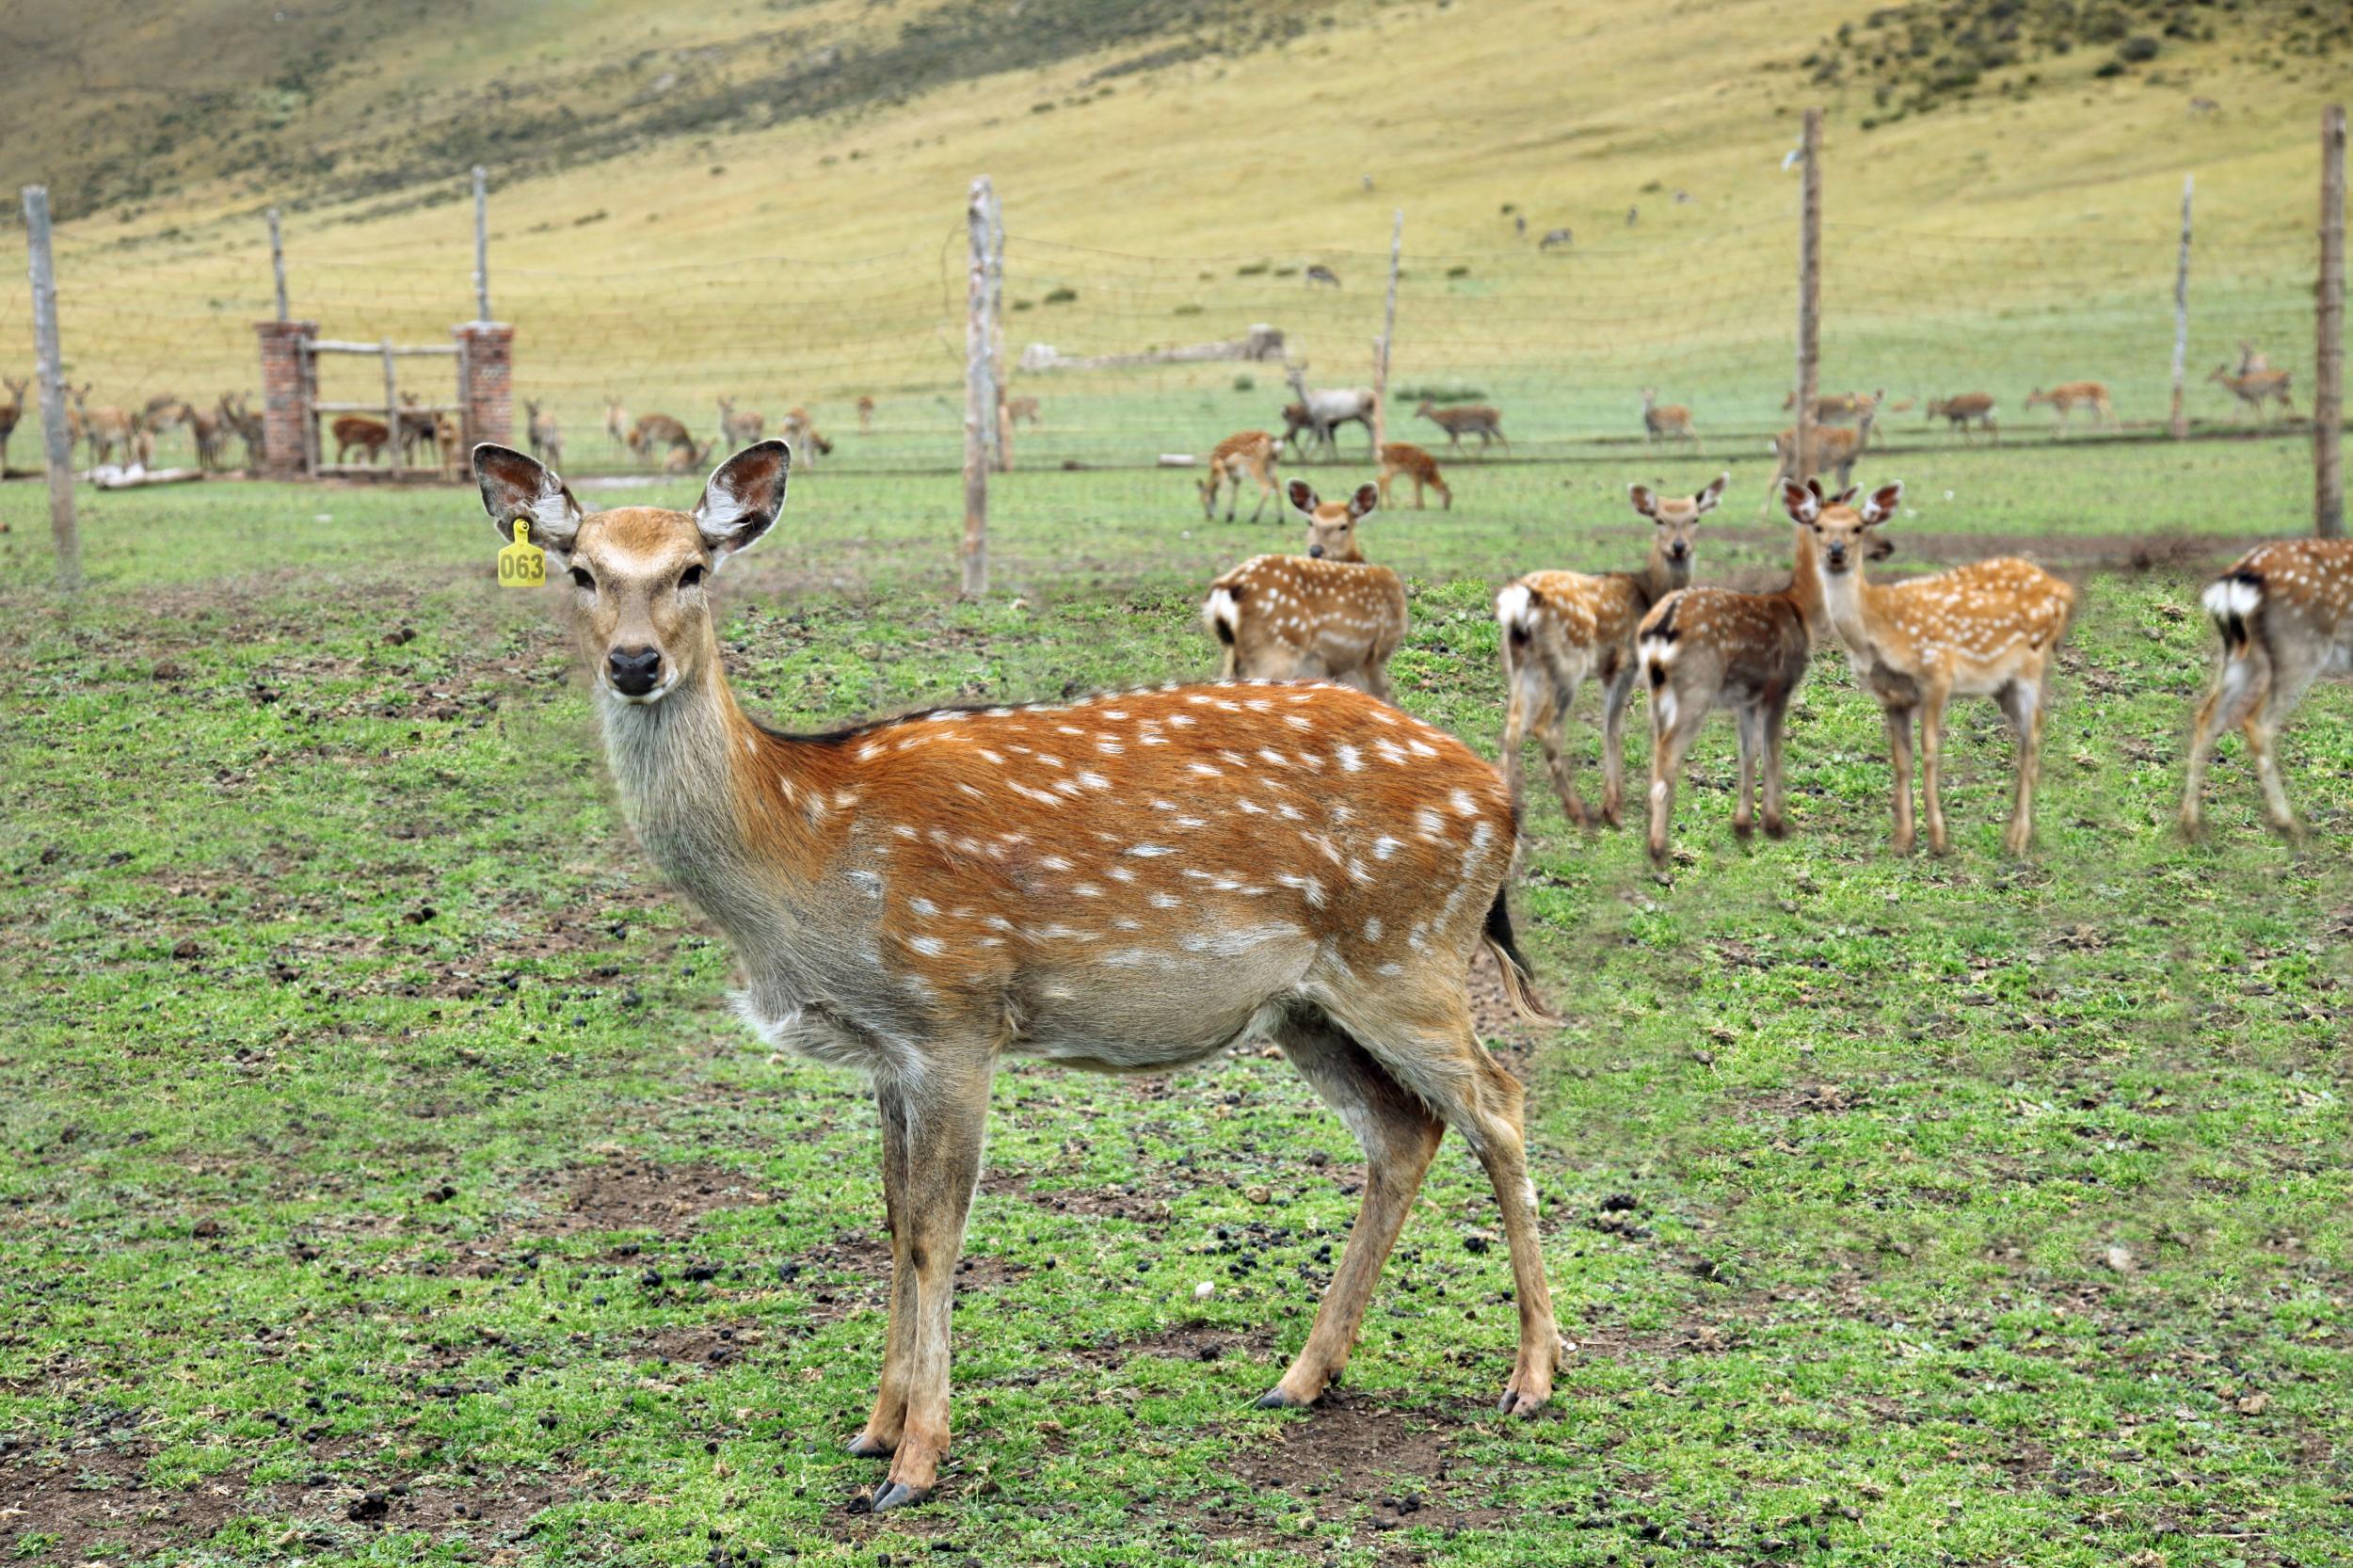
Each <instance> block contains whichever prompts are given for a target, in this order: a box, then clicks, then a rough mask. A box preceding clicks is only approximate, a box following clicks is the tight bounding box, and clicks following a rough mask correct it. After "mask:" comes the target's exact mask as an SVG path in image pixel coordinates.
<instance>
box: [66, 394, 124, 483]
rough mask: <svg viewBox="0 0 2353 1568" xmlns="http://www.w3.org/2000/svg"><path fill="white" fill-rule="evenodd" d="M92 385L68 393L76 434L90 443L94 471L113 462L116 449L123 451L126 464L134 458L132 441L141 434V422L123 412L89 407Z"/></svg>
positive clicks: (90, 455) (90, 458)
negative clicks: (70, 396) (139, 432)
mask: <svg viewBox="0 0 2353 1568" xmlns="http://www.w3.org/2000/svg"><path fill="white" fill-rule="evenodd" d="M90 386H91V383H90V382H88V381H85V382H83V383H82V384H81V385H80V386H78V387H70V388H68V389H67V391H68V392H71V393H72V398H73V415H74V420H73V424H74V427H75V431H76V433H77V434H78V435H80V436H81V438H82V439H83V440H87V441H88V442H89V460H90V464H91V466H92V467H98V466H100V465H103V464H105V463H109V462H112V461H113V460H114V455H115V449H116V448H117V447H120V448H121V449H122V455H123V456H124V458H125V459H126V460H128V458H129V457H130V456H131V438H132V437H133V436H134V435H136V434H137V433H138V422H137V421H136V420H134V419H133V418H132V417H131V416H130V415H129V414H128V413H125V412H124V411H123V410H122V409H120V408H91V407H90V406H89V393H90Z"/></svg>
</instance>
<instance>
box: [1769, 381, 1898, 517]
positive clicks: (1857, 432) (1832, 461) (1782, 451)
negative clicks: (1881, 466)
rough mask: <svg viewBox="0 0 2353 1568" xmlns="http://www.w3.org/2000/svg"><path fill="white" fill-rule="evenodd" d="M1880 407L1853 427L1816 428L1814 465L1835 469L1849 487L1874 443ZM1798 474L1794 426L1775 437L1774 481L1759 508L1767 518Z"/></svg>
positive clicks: (1841, 482) (1870, 410)
mask: <svg viewBox="0 0 2353 1568" xmlns="http://www.w3.org/2000/svg"><path fill="white" fill-rule="evenodd" d="M1877 408H1878V406H1877V405H1876V404H1874V405H1872V407H1870V408H1865V410H1864V411H1863V417H1862V419H1861V421H1860V422H1859V423H1857V424H1853V425H1845V424H1817V425H1816V426H1815V427H1814V466H1815V467H1816V468H1817V469H1835V470H1836V471H1837V472H1838V483H1839V484H1840V485H1842V486H1843V485H1845V484H1846V483H1847V481H1848V480H1849V479H1851V478H1852V477H1853V476H1854V465H1855V459H1856V458H1858V457H1860V456H1862V455H1863V449H1864V448H1865V447H1866V446H1868V445H1870V444H1871V424H1872V421H1873V420H1874V419H1875V418H1876V417H1877ZM1798 478H1799V475H1798V432H1797V427H1796V426H1794V425H1792V426H1791V427H1790V428H1789V429H1786V430H1784V431H1783V432H1782V433H1781V434H1780V435H1778V436H1775V437H1774V438H1773V479H1772V483H1771V484H1770V485H1769V486H1767V487H1766V489H1765V504H1764V505H1762V506H1760V507H1758V508H1757V516H1759V517H1763V516H1765V515H1766V514H1768V513H1769V512H1770V511H1771V510H1772V509H1773V503H1774V502H1775V501H1777V500H1779V499H1780V498H1781V489H1782V487H1783V486H1784V485H1788V484H1795V483H1797V481H1798Z"/></svg>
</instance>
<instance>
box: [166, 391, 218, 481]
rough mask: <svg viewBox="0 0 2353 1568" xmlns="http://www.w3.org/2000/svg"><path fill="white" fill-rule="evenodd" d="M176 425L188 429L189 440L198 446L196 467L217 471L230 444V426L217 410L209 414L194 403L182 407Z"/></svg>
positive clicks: (184, 404)
mask: <svg viewBox="0 0 2353 1568" xmlns="http://www.w3.org/2000/svg"><path fill="white" fill-rule="evenodd" d="M176 423H178V424H184V425H185V426H186V427H187V431H188V440H190V441H192V442H194V443H195V446H196V466H197V467H198V468H200V469H216V468H218V467H220V466H221V457H222V452H223V449H224V448H225V447H226V446H227V445H228V442H229V426H228V423H227V421H225V420H224V419H223V418H222V417H221V415H220V414H219V412H218V411H217V410H215V411H211V412H208V411H206V410H205V409H202V408H198V407H197V406H196V405H195V404H193V403H183V404H181V405H180V408H179V409H178V412H177V415H176Z"/></svg>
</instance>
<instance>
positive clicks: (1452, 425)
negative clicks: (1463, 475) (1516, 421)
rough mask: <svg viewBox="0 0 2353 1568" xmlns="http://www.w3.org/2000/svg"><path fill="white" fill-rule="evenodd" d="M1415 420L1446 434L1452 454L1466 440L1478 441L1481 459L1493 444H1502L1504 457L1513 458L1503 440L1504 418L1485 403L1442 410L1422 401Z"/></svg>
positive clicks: (1507, 442) (1426, 401)
mask: <svg viewBox="0 0 2353 1568" xmlns="http://www.w3.org/2000/svg"><path fill="white" fill-rule="evenodd" d="M1414 417H1415V418H1416V419H1426V420H1428V421H1429V422H1430V423H1431V424H1434V425H1436V426H1437V427H1438V428H1439V429H1441V430H1443V431H1445V432H1446V443H1447V448H1448V450H1449V451H1452V452H1460V451H1461V450H1462V449H1463V438H1464V437H1465V436H1477V437H1478V438H1479V452H1480V456H1486V452H1487V445H1488V443H1489V442H1490V441H1503V455H1504V456H1507V457H1508V456H1511V455H1512V443H1511V442H1510V441H1508V440H1504V437H1503V416H1502V415H1501V414H1499V413H1497V411H1496V410H1495V409H1493V408H1489V407H1488V406H1487V405H1486V404H1484V403H1465V404H1461V405H1459V406H1457V407H1455V408H1439V407H1438V406H1437V405H1435V404H1433V403H1432V402H1431V401H1430V399H1428V398H1426V397H1425V398H1423V399H1422V400H1421V407H1420V408H1416V409H1415V410H1414Z"/></svg>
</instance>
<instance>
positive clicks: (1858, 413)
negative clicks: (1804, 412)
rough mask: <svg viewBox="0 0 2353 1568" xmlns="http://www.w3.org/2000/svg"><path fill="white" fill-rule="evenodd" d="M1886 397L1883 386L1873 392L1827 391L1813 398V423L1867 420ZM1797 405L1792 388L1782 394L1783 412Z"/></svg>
mask: <svg viewBox="0 0 2353 1568" xmlns="http://www.w3.org/2000/svg"><path fill="white" fill-rule="evenodd" d="M1886 398H1887V389H1886V388H1885V387H1881V389H1880V390H1879V391H1877V392H1831V393H1828V394H1826V395H1824V396H1821V397H1817V398H1816V399H1815V400H1814V423H1815V424H1848V423H1849V422H1860V421H1865V420H1868V419H1870V418H1871V417H1872V416H1873V415H1875V414H1877V413H1878V412H1879V407H1880V405H1881V403H1882V402H1884V401H1886ZM1797 406H1798V394H1797V392H1796V390H1795V389H1794V388H1793V389H1792V390H1791V391H1790V392H1787V393H1786V394H1785V395H1784V396H1783V398H1782V400H1781V411H1782V412H1783V413H1788V412H1789V411H1790V410H1791V409H1793V408H1796V407H1797Z"/></svg>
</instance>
